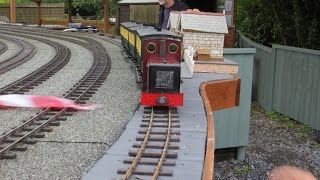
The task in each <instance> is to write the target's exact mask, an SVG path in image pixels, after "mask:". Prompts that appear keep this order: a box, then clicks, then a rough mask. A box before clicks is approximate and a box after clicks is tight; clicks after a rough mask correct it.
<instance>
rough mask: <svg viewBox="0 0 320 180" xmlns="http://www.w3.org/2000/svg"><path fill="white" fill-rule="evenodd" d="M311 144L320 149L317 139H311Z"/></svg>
mask: <svg viewBox="0 0 320 180" xmlns="http://www.w3.org/2000/svg"><path fill="white" fill-rule="evenodd" d="M311 146H312V147H313V148H316V149H320V144H319V143H317V142H315V141H311Z"/></svg>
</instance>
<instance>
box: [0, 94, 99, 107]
mask: <svg viewBox="0 0 320 180" xmlns="http://www.w3.org/2000/svg"><path fill="white" fill-rule="evenodd" d="M12 107H32V108H73V109H77V110H92V109H95V108H96V106H95V105H79V104H76V103H74V102H73V101H71V100H69V99H65V98H58V97H53V96H34V95H20V94H10V95H0V109H8V108H12Z"/></svg>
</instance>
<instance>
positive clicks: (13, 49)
mask: <svg viewBox="0 0 320 180" xmlns="http://www.w3.org/2000/svg"><path fill="white" fill-rule="evenodd" d="M1 41H2V42H3V43H5V44H6V45H7V46H8V49H7V50H6V51H5V52H4V53H3V54H1V55H0V62H2V61H4V60H7V59H9V58H11V57H12V56H14V55H16V54H17V53H18V51H19V47H18V46H17V45H16V44H15V43H13V42H11V41H7V40H5V39H2V40H1Z"/></svg>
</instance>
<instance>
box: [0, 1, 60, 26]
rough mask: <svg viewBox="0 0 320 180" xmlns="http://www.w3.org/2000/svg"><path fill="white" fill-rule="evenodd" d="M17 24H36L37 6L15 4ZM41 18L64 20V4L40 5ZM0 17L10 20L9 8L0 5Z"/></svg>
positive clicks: (33, 4) (34, 4)
mask: <svg viewBox="0 0 320 180" xmlns="http://www.w3.org/2000/svg"><path fill="white" fill-rule="evenodd" d="M16 8H17V10H16V11H17V22H18V23H19V22H20V23H28V24H37V23H38V21H37V18H38V15H37V13H38V11H37V4H36V3H32V4H17V6H16ZM41 9H42V18H59V19H63V18H64V4H63V3H57V4H55V3H53V4H46V3H43V4H42V5H41ZM0 16H7V17H8V18H10V7H9V5H0Z"/></svg>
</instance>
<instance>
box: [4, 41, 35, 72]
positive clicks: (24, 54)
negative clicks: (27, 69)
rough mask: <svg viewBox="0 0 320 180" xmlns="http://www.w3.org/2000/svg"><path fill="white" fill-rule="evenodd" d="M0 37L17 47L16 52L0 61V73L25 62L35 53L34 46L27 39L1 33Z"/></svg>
mask: <svg viewBox="0 0 320 180" xmlns="http://www.w3.org/2000/svg"><path fill="white" fill-rule="evenodd" d="M0 38H1V39H5V40H7V41H11V42H13V43H15V44H16V45H17V46H18V47H19V51H18V53H17V54H15V55H14V56H12V57H10V58H8V59H6V60H4V61H1V62H0V74H3V73H6V72H8V71H10V70H11V69H13V68H15V67H17V66H19V65H21V64H23V63H25V62H27V61H28V60H30V59H31V58H32V57H33V56H34V55H35V53H36V49H35V47H34V46H33V45H32V44H30V43H28V42H27V41H24V40H21V39H17V38H13V37H8V36H3V35H0ZM0 46H1V45H0ZM0 54H1V47H0Z"/></svg>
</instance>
